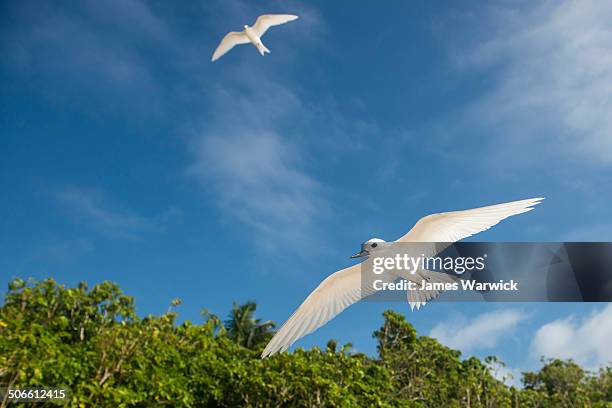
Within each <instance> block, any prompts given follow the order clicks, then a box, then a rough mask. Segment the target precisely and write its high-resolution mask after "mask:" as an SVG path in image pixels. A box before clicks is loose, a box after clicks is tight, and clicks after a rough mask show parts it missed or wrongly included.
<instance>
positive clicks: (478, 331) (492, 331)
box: [429, 309, 525, 353]
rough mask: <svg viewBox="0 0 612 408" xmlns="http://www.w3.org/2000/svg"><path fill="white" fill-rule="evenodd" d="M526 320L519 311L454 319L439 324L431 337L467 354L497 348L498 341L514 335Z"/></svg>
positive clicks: (508, 310)
mask: <svg viewBox="0 0 612 408" xmlns="http://www.w3.org/2000/svg"><path fill="white" fill-rule="evenodd" d="M524 318H525V316H524V314H523V313H521V312H520V311H518V310H511V309H500V310H495V311H492V312H488V313H483V314H480V315H478V316H476V317H474V318H473V319H469V320H466V319H462V318H460V319H456V318H454V319H452V320H448V321H446V322H443V323H439V324H437V325H436V326H435V327H434V328H433V329H432V330H431V332H430V333H429V335H430V336H431V337H434V338H436V339H438V340H439V341H440V342H441V343H442V344H444V345H446V346H448V347H452V348H455V349H459V350H461V351H463V352H466V353H467V352H471V351H474V350H478V349H487V348H492V347H495V346H496V345H497V343H498V341H499V340H500V339H501V338H502V337H503V336H506V335H509V334H510V333H512V332H513V331H514V330H515V329H516V326H517V325H518V324H519V322H521V321H522V320H523V319H524Z"/></svg>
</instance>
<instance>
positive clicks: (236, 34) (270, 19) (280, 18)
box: [212, 14, 298, 62]
mask: <svg viewBox="0 0 612 408" xmlns="http://www.w3.org/2000/svg"><path fill="white" fill-rule="evenodd" d="M297 18H298V16H294V15H293V14H264V15H262V16H259V17H257V21H255V24H253V27H249V26H248V25H245V26H244V30H242V31H230V32H229V33H227V35H226V36H225V37H223V39H222V40H221V43H220V44H219V46H218V47H217V49H216V50H215V52H214V54H213V56H212V61H213V62H215V61H216V60H218V59H219V58H221V56H222V55H224V54H225V53H227V52H228V51H229V50H231V49H232V48H234V46H235V45H239V44H246V43H249V42H250V43H251V44H253V45H254V46H255V47H256V48H257V50H258V51H259V53H260V54H261V55H262V56H263V55H264V54H265V53H266V52H267V53H269V52H270V50H269V49H267V48H266V46H265V45H263V43H262V42H261V36H262V35H264V33H265V32H266V31H268V28H270V27H272V26H277V25H281V24H285V23H288V22H289V21H293V20H297Z"/></svg>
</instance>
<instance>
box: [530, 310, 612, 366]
mask: <svg viewBox="0 0 612 408" xmlns="http://www.w3.org/2000/svg"><path fill="white" fill-rule="evenodd" d="M610 339H612V304H609V305H607V306H605V307H604V308H602V309H600V310H597V311H595V312H593V313H592V314H591V315H590V316H586V317H584V318H581V319H579V318H576V317H573V316H570V317H567V318H564V319H558V320H555V321H553V322H550V323H547V324H545V325H543V326H542V327H540V328H539V329H538V330H537V332H536V334H535V336H534V338H533V341H532V343H531V353H532V355H533V356H534V358H539V357H541V356H544V357H547V358H561V359H568V358H571V359H574V360H575V361H577V362H578V363H580V364H582V365H585V366H586V367H589V368H591V369H597V368H599V367H600V366H601V365H605V364H609V363H611V362H612V348H610Z"/></svg>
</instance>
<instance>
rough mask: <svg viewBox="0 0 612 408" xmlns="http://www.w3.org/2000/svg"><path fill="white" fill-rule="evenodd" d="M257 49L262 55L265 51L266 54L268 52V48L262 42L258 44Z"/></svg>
mask: <svg viewBox="0 0 612 408" xmlns="http://www.w3.org/2000/svg"><path fill="white" fill-rule="evenodd" d="M257 49H259V53H260V54H261V55H262V56H263V55H265V54H266V53H268V54H269V53H270V50H269V49H267V48H266V46H265V45H263V43H260V44H259V47H257Z"/></svg>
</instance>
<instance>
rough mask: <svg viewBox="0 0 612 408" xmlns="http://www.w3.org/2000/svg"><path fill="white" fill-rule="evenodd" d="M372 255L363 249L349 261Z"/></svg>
mask: <svg viewBox="0 0 612 408" xmlns="http://www.w3.org/2000/svg"><path fill="white" fill-rule="evenodd" d="M368 255H370V254H369V252H368V251H366V250H365V249H362V250H361V251H359V252H357V253H356V254H355V255H353V256H351V257H350V258H349V259H353V258H362V257H364V256H368Z"/></svg>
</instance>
